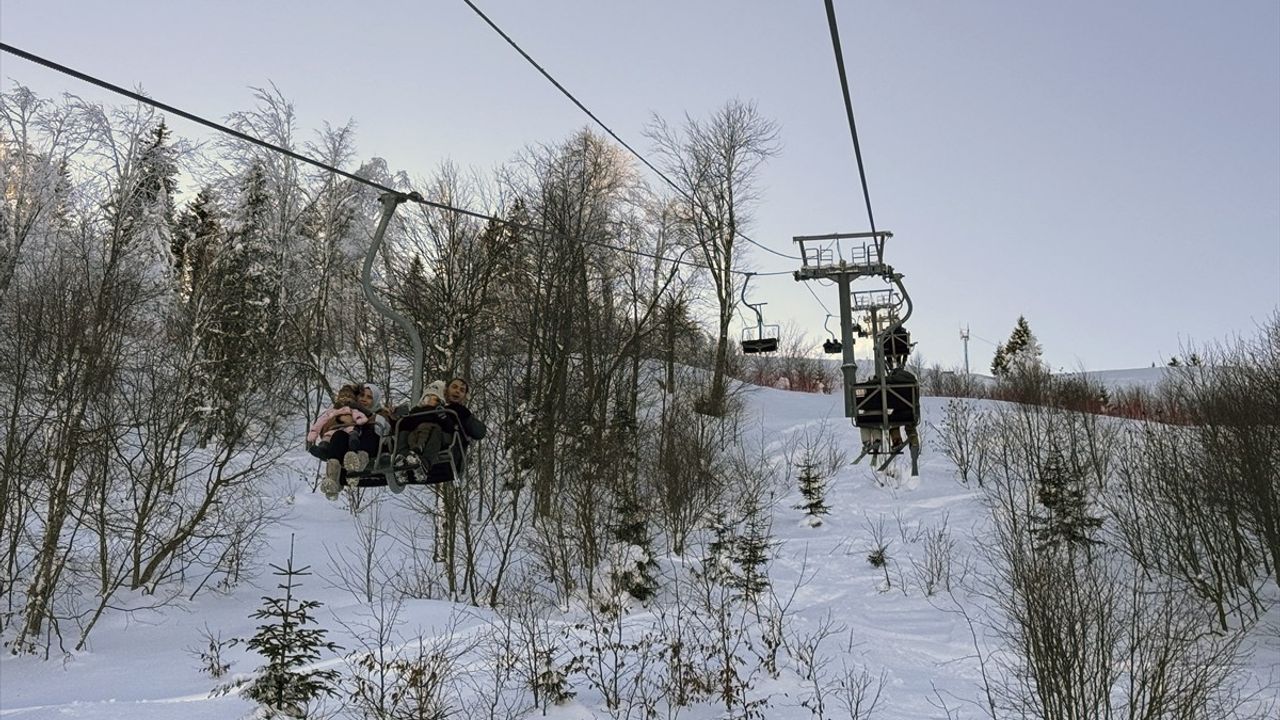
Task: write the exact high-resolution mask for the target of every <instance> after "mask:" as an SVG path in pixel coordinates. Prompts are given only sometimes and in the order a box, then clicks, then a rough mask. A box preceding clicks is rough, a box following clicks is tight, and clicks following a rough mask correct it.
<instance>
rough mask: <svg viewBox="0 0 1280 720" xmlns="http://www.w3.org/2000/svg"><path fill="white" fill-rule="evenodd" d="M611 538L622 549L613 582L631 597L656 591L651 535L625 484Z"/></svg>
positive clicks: (647, 596)
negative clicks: (612, 537)
mask: <svg viewBox="0 0 1280 720" xmlns="http://www.w3.org/2000/svg"><path fill="white" fill-rule="evenodd" d="M613 536H614V538H615V539H616V540H617V541H618V542H619V543H620V544H621V545H622V547H623V548H624V553H623V556H622V559H621V562H620V563H619V565H618V566H617V567H615V568H614V569H613V581H614V583H615V584H616V586H617V587H619V588H621V589H624V590H626V591H627V592H628V593H629V594H630V595H631V597H634V598H635V599H637V600H639V601H641V602H644V601H646V600H648V599H650V598H652V597H653V596H654V595H655V594H657V592H658V580H657V572H658V563H657V561H656V560H654V558H653V555H654V552H653V537H652V535H651V534H650V532H649V523H648V521H647V519H646V515H645V510H644V508H643V507H642V506H641V504H640V500H639V498H638V497H636V493H635V490H634V488H632V487H631V486H630V485H627V484H624V485H623V486H622V489H621V491H620V497H619V498H618V521H617V525H615V526H614V528H613Z"/></svg>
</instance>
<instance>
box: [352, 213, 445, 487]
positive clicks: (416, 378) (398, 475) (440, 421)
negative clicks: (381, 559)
mask: <svg viewBox="0 0 1280 720" xmlns="http://www.w3.org/2000/svg"><path fill="white" fill-rule="evenodd" d="M421 199H422V196H420V195H418V194H417V193H409V194H405V193H384V194H383V195H382V196H381V197H379V198H378V201H379V202H380V203H382V217H381V218H380V219H379V220H378V228H377V230H376V231H375V232H374V234H373V241H372V242H371V243H370V244H369V251H368V252H367V253H366V254H365V258H364V270H363V272H362V274H361V284H362V285H363V286H364V295H365V298H366V299H368V301H369V304H370V305H372V306H373V307H374V309H375V310H377V311H378V312H379V313H380V314H382V315H383V316H385V317H387V318H389V319H390V320H391V321H392V322H394V323H396V324H397V325H399V326H400V329H401V330H403V331H404V332H405V334H407V335H408V336H409V339H410V342H411V343H412V345H413V376H412V377H413V392H412V394H411V396H410V397H413V398H419V397H421V396H422V366H423V359H422V358H423V351H422V338H421V337H420V336H419V335H418V329H417V327H416V326H415V325H414V323H413V322H412V321H410V320H409V319H408V318H406V317H405V316H403V315H401V314H400V313H398V312H396V310H395V309H394V308H392V307H391V306H390V305H388V304H387V303H386V302H384V301H383V300H382V298H380V297H378V295H377V293H375V292H374V289H373V280H372V273H373V263H374V259H375V257H376V256H377V254H378V250H379V249H381V247H382V241H383V239H384V237H385V236H386V232H387V226H388V225H389V224H390V223H391V217H392V216H393V215H395V212H396V208H397V207H398V206H399V205H400V203H403V202H405V201H406V200H421ZM410 419H415V420H419V419H423V420H431V421H434V422H435V423H436V424H437V425H439V426H440V427H441V428H446V427H451V428H452V431H451V432H449V431H446V437H447V441H448V442H447V444H446V445H445V447H444V448H443V449H441V451H440V452H439V453H438V454H437V455H436V456H435V457H416V456H415V455H414V454H412V453H410V451H409V448H408V443H407V442H406V440H407V437H408V433H407V432H401V430H400V427H401V426H402V425H403V424H405V423H406V422H408V421H409V420H410ZM392 429H393V432H392V433H391V434H390V435H387V436H385V437H382V438H380V439H379V442H378V451H377V453H376V454H375V455H374V456H373V457H372V458H370V460H369V465H368V467H366V468H365V469H363V470H361V471H359V472H348V473H347V474H346V479H347V484H348V485H350V486H356V487H383V486H385V487H388V488H390V489H391V491H392V492H395V493H399V492H401V491H403V490H404V486H405V485H406V484H410V485H430V484H435V483H442V482H451V481H453V480H457V479H459V478H460V477H461V476H462V473H463V467H464V465H465V460H466V457H465V451H464V444H463V438H462V432H463V430H462V423H461V421H460V420H459V419H458V416H457V414H456V413H455V412H454V411H452V410H450V409H448V408H434V409H431V410H426V411H420V412H417V413H409V414H407V415H405V416H403V417H399V418H396V420H395V424H394V426H393V428H392Z"/></svg>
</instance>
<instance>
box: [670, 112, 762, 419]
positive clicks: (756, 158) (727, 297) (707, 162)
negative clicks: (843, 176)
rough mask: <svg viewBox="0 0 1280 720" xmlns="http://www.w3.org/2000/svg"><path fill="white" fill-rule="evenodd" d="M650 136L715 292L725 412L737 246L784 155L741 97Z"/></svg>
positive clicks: (716, 388) (717, 386)
mask: <svg viewBox="0 0 1280 720" xmlns="http://www.w3.org/2000/svg"><path fill="white" fill-rule="evenodd" d="M646 135H647V136H648V137H649V139H650V140H651V141H652V142H653V144H654V146H655V148H656V150H657V154H658V157H659V158H660V162H661V163H662V165H663V166H664V169H665V170H666V171H667V175H668V176H669V177H670V178H671V179H672V182H674V183H675V185H676V187H677V191H678V192H679V194H680V196H681V199H683V200H684V201H685V204H684V207H683V210H684V213H685V221H686V222H687V223H688V225H689V228H690V230H691V232H692V234H693V237H694V238H695V240H696V242H697V245H698V248H699V250H700V254H701V260H702V262H704V263H705V264H706V265H707V267H708V268H709V272H710V275H711V284H712V286H713V287H714V288H715V297H716V305H717V308H718V315H717V323H716V349H715V359H714V362H713V368H714V373H715V374H714V378H713V380H712V383H711V392H710V395H709V396H708V397H707V398H706V409H707V410H708V411H709V412H711V413H712V414H719V413H721V412H723V403H724V397H725V391H726V379H727V359H728V352H729V350H728V348H729V324H730V322H732V320H733V311H734V308H735V307H736V306H737V301H738V298H737V295H736V293H737V285H736V282H735V279H734V273H735V272H736V271H739V270H740V267H739V264H740V263H738V262H737V261H738V257H737V252H736V251H737V241H738V238H739V235H740V234H741V233H742V231H743V229H745V228H746V227H747V226H748V225H749V224H750V209H751V207H752V205H753V204H754V202H755V201H756V199H757V197H756V191H755V187H754V182H755V179H756V176H757V173H758V171H759V169H760V166H761V165H762V164H763V163H764V161H765V160H767V159H768V158H769V157H770V156H772V155H775V154H777V152H778V150H779V146H778V127H777V125H776V124H775V123H774V122H773V121H771V120H767V119H765V118H764V117H763V116H762V115H760V113H759V112H758V111H757V110H756V107H755V104H754V103H750V102H742V101H740V100H736V99H735V100H730V101H729V102H727V103H725V104H724V105H723V106H722V107H721V108H720V109H719V110H717V111H716V112H715V113H714V114H712V116H711V117H710V118H708V119H707V120H702V121H700V120H697V119H694V118H692V117H688V116H686V118H685V123H684V127H683V128H680V129H677V128H674V127H672V126H671V125H669V124H668V123H667V122H666V121H664V120H662V119H661V118H658V117H655V118H654V119H653V120H652V121H651V122H650V124H649V127H648V129H647V130H646Z"/></svg>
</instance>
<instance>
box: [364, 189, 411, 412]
mask: <svg viewBox="0 0 1280 720" xmlns="http://www.w3.org/2000/svg"><path fill="white" fill-rule="evenodd" d="M421 199H422V196H421V195H419V194H418V193H416V192H414V193H399V192H388V193H383V194H382V195H381V196H379V197H378V202H380V203H382V217H381V218H379V219H378V229H377V230H375V231H374V233H373V241H372V242H370V243H369V251H368V252H366V253H365V256H364V269H363V270H362V271H361V273H360V284H361V285H362V286H363V287H364V296H365V299H367V300H368V301H369V304H370V305H372V306H373V307H374V309H375V310H377V311H378V312H379V313H380V314H382V315H383V316H384V317H387V318H389V319H390V320H391V321H392V322H394V323H395V324H396V325H398V326H400V329H401V330H403V331H404V332H405V334H406V335H408V336H409V340H410V342H411V343H412V344H413V394H412V395H411V396H410V397H411V399H413V400H414V401H416V400H417V398H419V397H421V396H422V363H423V360H422V356H423V352H422V338H421V337H420V336H419V335H418V329H417V327H415V326H414V324H413V321H411V320H409V318H407V317H405V316H404V315H401V314H400V313H398V312H396V311H395V309H394V308H392V307H391V306H390V305H388V304H387V303H386V302H384V301H383V299H382V298H380V297H378V294H377V293H376V292H374V289H373V261H374V259H375V258H376V257H377V255H378V251H379V250H381V249H382V241H383V240H384V239H385V238H386V234H387V226H388V225H390V224H391V216H393V215H395V214H396V208H397V207H399V206H400V203H403V202H405V201H407V200H415V201H416V200H421Z"/></svg>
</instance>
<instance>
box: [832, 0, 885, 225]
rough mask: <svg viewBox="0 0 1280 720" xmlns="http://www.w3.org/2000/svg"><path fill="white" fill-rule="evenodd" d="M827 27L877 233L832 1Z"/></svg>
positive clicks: (863, 189) (855, 152)
mask: <svg viewBox="0 0 1280 720" xmlns="http://www.w3.org/2000/svg"><path fill="white" fill-rule="evenodd" d="M826 4H827V25H829V26H830V28H831V46H832V49H833V50H834V51H835V54H836V69H837V70H838V71H839V73H840V90H841V92H843V93H844V110H845V114H846V115H847V116H848V118H849V132H850V133H851V134H852V135H853V154H854V157H855V158H857V160H858V178H859V179H861V181H862V197H863V199H864V200H866V203H867V221H868V222H869V223H871V232H873V233H874V232H875V231H876V218H875V215H874V214H872V212H871V193H870V192H869V191H868V190H867V172H866V170H865V169H864V168H863V165H862V146H861V145H860V144H859V143H858V125H857V123H855V122H854V120H853V101H852V100H851V99H850V97H849V78H848V76H847V75H846V74H845V71H844V52H843V51H842V50H841V49H840V29H839V27H837V25H836V9H835V6H834V5H833V4H832V0H826Z"/></svg>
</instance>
